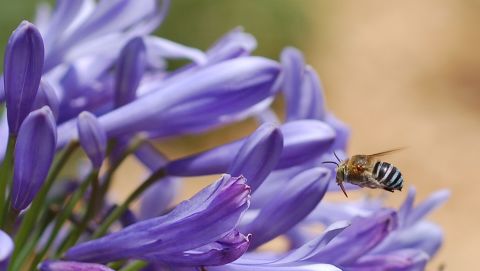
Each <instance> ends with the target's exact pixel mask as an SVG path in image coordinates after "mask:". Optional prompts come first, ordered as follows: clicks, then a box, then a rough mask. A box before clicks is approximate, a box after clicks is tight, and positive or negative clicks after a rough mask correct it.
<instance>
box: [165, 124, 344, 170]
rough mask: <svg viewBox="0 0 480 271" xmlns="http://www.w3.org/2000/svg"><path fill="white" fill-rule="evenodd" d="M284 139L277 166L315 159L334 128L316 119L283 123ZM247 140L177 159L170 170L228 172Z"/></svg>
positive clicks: (329, 139) (326, 147)
mask: <svg viewBox="0 0 480 271" xmlns="http://www.w3.org/2000/svg"><path fill="white" fill-rule="evenodd" d="M280 131H281V133H282V135H283V139H284V143H283V150H282V154H281V156H280V160H279V162H278V163H277V165H276V167H275V169H285V168H289V167H293V166H296V165H300V164H303V163H306V162H308V161H311V160H312V159H314V158H316V157H319V156H321V155H322V154H324V153H325V152H326V151H327V150H329V148H330V147H331V144H332V143H333V141H334V138H335V133H334V131H333V130H332V129H331V128H330V127H329V126H328V125H326V124H325V123H323V122H321V121H315V120H301V121H293V122H288V123H286V124H284V125H282V126H280ZM243 141H244V140H240V141H235V142H232V143H229V144H226V145H223V146H219V147H217V148H214V149H211V150H208V151H205V152H202V153H198V154H194V155H192V156H189V157H185V158H182V159H178V160H174V161H172V162H170V163H169V164H168V165H167V171H168V172H169V173H170V174H172V175H176V176H195V175H208V174H218V173H223V172H228V169H229V168H230V165H231V164H232V161H233V158H234V156H232V154H236V153H238V152H239V150H240V148H241V146H242V144H243Z"/></svg>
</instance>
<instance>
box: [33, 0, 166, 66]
mask: <svg viewBox="0 0 480 271" xmlns="http://www.w3.org/2000/svg"><path fill="white" fill-rule="evenodd" d="M168 6H169V1H163V3H162V5H159V4H158V3H157V1H155V0H112V1H101V2H99V3H92V2H89V1H83V0H74V1H59V2H58V4H57V6H56V8H55V10H54V12H53V13H52V16H50V17H48V18H47V19H46V21H47V22H46V23H45V26H44V27H43V29H42V33H43V35H44V37H45V48H46V61H45V68H46V70H47V71H50V70H52V69H53V68H55V67H56V66H57V65H59V64H61V63H69V62H74V61H75V60H77V59H80V58H84V57H88V56H95V55H98V56H100V55H101V56H102V58H103V59H110V61H112V60H113V58H114V57H115V56H116V55H118V52H119V51H120V49H121V48H122V47H123V46H124V45H125V43H126V42H127V41H128V40H130V39H131V38H133V37H135V36H139V35H145V34H148V33H150V32H152V31H153V30H154V29H155V28H156V27H157V26H158V25H159V24H160V23H161V22H162V21H163V19H164V17H165V12H166V11H167V10H168Z"/></svg>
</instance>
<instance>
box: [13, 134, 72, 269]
mask: <svg viewBox="0 0 480 271" xmlns="http://www.w3.org/2000/svg"><path fill="white" fill-rule="evenodd" d="M78 146H79V145H78V142H71V143H70V144H69V145H68V146H67V148H66V149H65V151H64V152H63V153H62V155H61V156H60V158H59V159H58V160H56V161H55V164H54V165H53V167H52V169H51V171H50V174H49V175H48V177H47V180H46V181H45V183H44V184H43V186H42V188H41V189H40V191H39V193H38V194H37V196H36V197H35V199H34V200H33V202H32V204H31V206H30V209H28V211H27V212H26V214H25V217H24V218H23V220H22V224H21V225H20V227H19V229H18V231H17V234H16V236H15V249H14V251H13V257H12V259H14V260H16V258H17V257H16V256H17V255H18V253H19V252H20V250H21V249H22V248H23V246H24V244H25V242H26V241H27V239H28V238H29V235H30V232H31V230H32V228H33V227H34V226H35V225H36V223H35V222H36V220H37V219H38V218H39V217H40V216H39V214H42V213H43V214H44V213H45V211H46V209H47V206H45V205H46V204H45V200H46V198H47V193H48V191H49V190H50V188H51V187H52V185H53V183H54V181H55V179H56V178H57V176H58V174H59V173H60V170H61V169H62V168H63V166H64V165H65V164H66V163H67V161H68V159H69V158H70V156H71V155H72V154H73V152H74V151H75V149H76V148H77V147H78Z"/></svg>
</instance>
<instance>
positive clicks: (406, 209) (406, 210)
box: [398, 186, 417, 227]
mask: <svg viewBox="0 0 480 271" xmlns="http://www.w3.org/2000/svg"><path fill="white" fill-rule="evenodd" d="M416 194H417V190H416V189H415V187H413V186H412V187H410V188H409V189H408V194H407V198H406V199H405V201H404V202H403V204H402V206H400V208H399V210H398V221H399V224H400V226H401V227H403V226H404V225H405V224H406V222H407V219H408V216H409V214H410V212H411V211H412V209H413V203H414V201H415V196H416ZM405 226H406V225H405Z"/></svg>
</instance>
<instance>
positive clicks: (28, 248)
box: [9, 212, 54, 270]
mask: <svg viewBox="0 0 480 271" xmlns="http://www.w3.org/2000/svg"><path fill="white" fill-rule="evenodd" d="M41 217H42V222H41V223H40V225H41V226H40V227H35V229H34V233H33V234H30V236H29V238H28V241H27V243H26V244H25V245H24V246H23V247H22V248H21V250H20V252H19V253H18V255H17V256H16V258H15V262H14V263H12V264H11V265H10V267H9V268H10V269H9V270H21V269H20V267H21V265H22V264H24V263H26V262H28V261H26V259H27V257H28V256H29V255H30V253H32V250H33V249H34V248H35V246H36V244H37V242H38V241H39V240H40V237H42V234H43V233H44V232H45V230H46V229H47V227H48V225H49V224H50V222H52V220H53V218H54V214H53V213H51V212H49V213H48V214H46V215H44V214H42V215H41Z"/></svg>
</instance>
